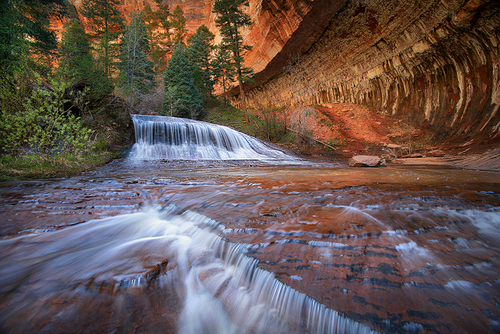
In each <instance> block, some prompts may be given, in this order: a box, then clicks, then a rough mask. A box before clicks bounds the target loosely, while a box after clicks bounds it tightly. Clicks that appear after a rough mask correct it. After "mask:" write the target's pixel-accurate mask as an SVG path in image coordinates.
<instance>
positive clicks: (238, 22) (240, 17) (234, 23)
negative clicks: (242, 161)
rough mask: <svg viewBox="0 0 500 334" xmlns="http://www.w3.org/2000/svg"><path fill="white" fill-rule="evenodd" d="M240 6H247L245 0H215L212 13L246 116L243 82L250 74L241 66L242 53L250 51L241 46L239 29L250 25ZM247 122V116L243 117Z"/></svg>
mask: <svg viewBox="0 0 500 334" xmlns="http://www.w3.org/2000/svg"><path fill="white" fill-rule="evenodd" d="M241 6H248V1H247V0H216V1H215V2H214V7H213V12H214V13H215V14H216V15H217V18H216V19H215V24H216V26H217V27H219V29H220V34H221V36H222V43H221V46H220V47H221V48H222V49H226V50H228V51H229V52H231V53H232V57H231V61H232V63H233V64H234V68H235V72H236V75H237V78H236V80H238V82H239V87H240V95H241V96H240V98H241V101H242V107H243V111H244V112H245V114H246V101H245V92H244V90H243V82H244V81H249V77H250V75H251V74H252V70H251V69H250V68H247V67H244V66H243V62H244V59H243V52H244V51H248V50H251V49H252V47H251V46H250V45H244V44H243V37H242V36H241V34H240V32H239V29H240V28H243V27H245V26H249V25H251V24H252V21H251V20H250V16H248V14H245V13H244V12H243V11H242V10H241V8H240V7H241ZM245 118H246V121H247V122H248V116H246V117H245Z"/></svg>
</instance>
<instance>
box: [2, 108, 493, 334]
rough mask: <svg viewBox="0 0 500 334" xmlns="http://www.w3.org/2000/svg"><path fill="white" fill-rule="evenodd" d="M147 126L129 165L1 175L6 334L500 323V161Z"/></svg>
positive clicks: (186, 125) (462, 329) (486, 327)
mask: <svg viewBox="0 0 500 334" xmlns="http://www.w3.org/2000/svg"><path fill="white" fill-rule="evenodd" d="M134 123H135V126H136V129H137V130H138V133H139V134H138V135H137V143H136V144H135V145H134V147H133V148H132V151H131V153H130V155H129V157H128V158H126V159H122V160H116V161H114V162H113V163H111V164H109V165H107V166H105V167H102V168H98V169H96V170H94V171H92V172H89V173H86V174H85V175H82V176H79V177H74V178H69V179H54V180H39V181H21V182H6V183H3V184H0V193H1V195H2V196H1V202H0V204H1V206H0V213H1V217H2V224H0V233H1V235H2V236H3V239H2V240H0V332H2V333H3V332H6V333H33V332H39V333H62V332H77V331H80V332H142V333H146V332H147V333H156V332H164V333H371V332H376V331H378V332H384V333H495V332H498V331H499V330H500V325H499V321H500V319H499V318H500V310H499V308H500V303H499V302H500V292H499V291H500V280H499V278H500V266H499V254H500V251H499V250H500V246H499V241H500V178H499V177H498V174H497V173H488V172H477V171H464V170H457V169H451V168H443V167H439V168H437V167H415V166H413V167H409V166H389V167H387V168H376V169H355V168H349V167H347V166H346V165H344V164H342V163H331V162H324V161H323V162H318V161H306V160H301V159H298V158H296V157H293V156H291V155H289V154H287V153H286V152H282V151H279V150H275V149H273V148H272V147H269V146H268V145H266V144H263V143H262V142H259V141H258V140H256V139H254V138H251V137H248V136H243V135H240V134H239V133H237V132H233V131H232V130H230V129H227V128H223V127H216V126H213V125H209V124H206V123H196V122H192V121H183V120H179V119H172V118H166V119H165V118H163V119H162V118H148V117H145V116H140V117H135V118H134Z"/></svg>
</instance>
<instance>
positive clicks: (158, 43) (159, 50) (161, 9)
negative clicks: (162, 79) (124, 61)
mask: <svg viewBox="0 0 500 334" xmlns="http://www.w3.org/2000/svg"><path fill="white" fill-rule="evenodd" d="M155 2H156V5H157V6H158V9H157V10H155V11H153V10H152V9H151V6H149V5H146V6H145V7H144V8H143V10H142V13H143V19H144V23H145V25H146V28H147V29H148V33H149V38H150V41H151V45H150V47H151V52H150V58H151V59H152V60H153V63H154V70H155V72H161V73H163V71H164V70H165V64H166V56H167V54H168V53H169V52H170V51H171V49H172V38H171V32H170V30H171V24H170V11H169V7H168V4H164V5H163V4H162V0H155Z"/></svg>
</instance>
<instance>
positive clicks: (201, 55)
mask: <svg viewBox="0 0 500 334" xmlns="http://www.w3.org/2000/svg"><path fill="white" fill-rule="evenodd" d="M214 38H215V35H214V34H212V33H211V32H210V30H208V28H207V27H206V26H205V25H201V26H200V27H198V29H197V30H196V33H195V34H194V35H192V36H191V37H189V39H188V57H189V61H190V62H191V64H192V66H193V75H194V80H195V83H196V86H197V87H198V89H199V90H200V91H201V92H202V93H203V94H204V95H205V96H211V95H212V90H213V85H214V84H213V80H212V65H211V62H210V55H211V53H212V51H213V49H214V47H213V45H212V42H213V40H214Z"/></svg>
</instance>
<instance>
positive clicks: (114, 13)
mask: <svg viewBox="0 0 500 334" xmlns="http://www.w3.org/2000/svg"><path fill="white" fill-rule="evenodd" d="M119 4H120V1H119V0H84V1H83V6H82V9H81V14H82V15H83V16H84V17H86V18H87V19H88V22H89V25H90V28H91V29H92V30H93V32H92V34H91V37H92V38H93V39H95V40H96V41H97V44H98V48H97V49H98V53H99V59H100V61H101V62H102V64H103V66H104V70H105V72H106V74H107V76H108V77H109V78H111V76H112V74H113V69H114V67H115V63H116V57H117V55H118V49H117V47H116V45H115V44H114V43H113V41H115V40H116V39H117V38H118V37H119V36H120V34H121V32H122V30H123V17H122V15H121V13H120V11H118V9H117V6H118V5H119Z"/></svg>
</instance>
